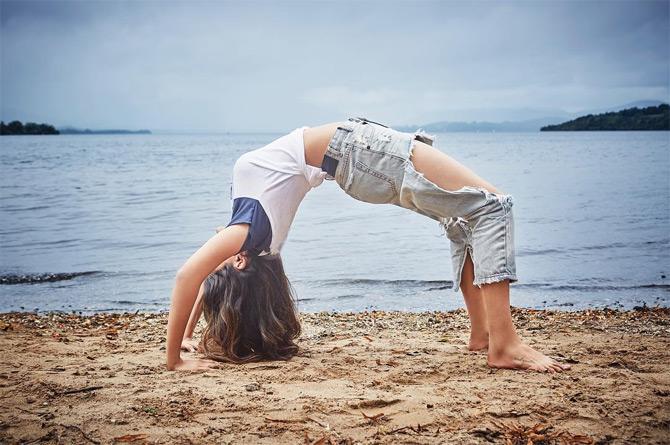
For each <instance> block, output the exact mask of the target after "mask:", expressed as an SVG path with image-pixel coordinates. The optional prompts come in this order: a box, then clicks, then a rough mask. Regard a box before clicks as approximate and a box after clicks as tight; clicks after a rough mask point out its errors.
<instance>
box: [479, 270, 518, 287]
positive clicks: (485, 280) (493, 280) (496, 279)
mask: <svg viewBox="0 0 670 445" xmlns="http://www.w3.org/2000/svg"><path fill="white" fill-rule="evenodd" d="M507 279H509V282H510V283H514V282H515V281H519V280H518V279H517V277H516V274H513V273H508V272H504V273H497V274H495V275H489V276H488V277H484V278H475V280H474V282H473V283H472V284H474V285H475V286H477V287H479V288H481V287H482V284H491V283H497V282H499V281H503V280H507Z"/></svg>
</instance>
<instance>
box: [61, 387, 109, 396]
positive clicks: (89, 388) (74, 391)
mask: <svg viewBox="0 0 670 445" xmlns="http://www.w3.org/2000/svg"><path fill="white" fill-rule="evenodd" d="M102 388H103V386H102V385H97V386H87V387H85V388H78V389H68V390H67V391H62V392H59V393H58V395H61V396H64V395H68V394H77V393H79V392H89V391H95V390H96V389H102Z"/></svg>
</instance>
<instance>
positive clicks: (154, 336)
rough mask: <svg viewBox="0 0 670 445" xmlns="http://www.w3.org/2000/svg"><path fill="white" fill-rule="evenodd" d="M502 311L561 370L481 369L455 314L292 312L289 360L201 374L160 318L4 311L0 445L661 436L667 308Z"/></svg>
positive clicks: (0, 322)
mask: <svg viewBox="0 0 670 445" xmlns="http://www.w3.org/2000/svg"><path fill="white" fill-rule="evenodd" d="M513 315H514V318H515V321H516V323H517V327H518V329H519V333H520V334H521V335H522V337H523V338H524V339H525V340H526V341H527V342H528V343H530V344H531V345H533V346H535V347H537V348H538V349H540V350H542V351H543V352H545V353H548V354H549V355H551V356H554V357H556V358H557V359H559V360H561V361H564V362H568V363H571V364H572V369H571V370H569V371H567V372H564V373H560V374H541V373H535V372H519V371H511V370H494V369H490V368H488V367H487V366H486V354H485V353H481V352H479V353H473V352H469V351H467V349H466V346H467V340H468V321H467V314H466V313H465V311H464V310H458V311H453V312H427V313H399V312H365V313H354V314H345V313H335V314H333V313H318V314H303V315H302V319H303V331H304V332H303V335H302V338H301V339H300V342H299V344H300V346H301V348H302V349H301V352H300V354H299V355H298V356H296V357H295V358H293V359H292V360H290V361H288V362H263V363H253V364H248V365H228V364H222V365H220V367H219V368H217V369H212V370H209V371H207V372H199V373H198V372H191V373H177V372H168V371H166V370H165V367H164V365H163V363H164V354H165V352H164V337H165V327H166V320H167V317H166V314H141V313H140V314H125V315H122V314H99V315H94V316H83V317H82V316H77V315H67V314H45V315H35V314H30V313H20V314H17V313H10V314H1V315H0V345H1V350H2V355H3V357H2V362H1V363H0V397H1V398H2V404H1V406H0V442H2V443H88V444H90V443H228V442H232V443H287V444H289V443H290V444H295V443H305V444H328V443H331V444H339V443H342V444H348V443H381V444H391V443H420V444H423V443H426V444H428V443H430V444H432V443H441V442H446V443H491V442H493V443H514V444H522V443H523V444H527V443H547V444H551V443H577V444H591V443H592V444H608V443H645V444H648V443H668V442H670V372H669V371H668V368H667V365H668V363H669V362H670V360H669V358H670V354H669V353H668V349H669V342H668V340H669V339H670V310H669V309H667V308H653V309H648V308H640V309H639V310H634V311H616V310H590V311H580V312H555V311H545V310H529V309H514V310H513ZM201 327H202V326H200V328H201ZM185 355H187V356H190V355H193V354H185Z"/></svg>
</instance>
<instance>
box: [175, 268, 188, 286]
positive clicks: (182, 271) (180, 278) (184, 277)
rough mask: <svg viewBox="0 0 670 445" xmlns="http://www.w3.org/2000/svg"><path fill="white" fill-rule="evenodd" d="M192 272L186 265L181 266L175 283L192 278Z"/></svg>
mask: <svg viewBox="0 0 670 445" xmlns="http://www.w3.org/2000/svg"><path fill="white" fill-rule="evenodd" d="M191 276H192V274H191V273H190V272H189V271H188V269H186V268H185V267H183V266H182V267H180V268H179V270H178V271H177V273H176V274H175V276H174V281H175V283H185V282H187V281H188V280H189V279H190V278H191Z"/></svg>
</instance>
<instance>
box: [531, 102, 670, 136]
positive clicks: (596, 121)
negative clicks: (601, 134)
mask: <svg viewBox="0 0 670 445" xmlns="http://www.w3.org/2000/svg"><path fill="white" fill-rule="evenodd" d="M668 130H670V106H669V105H668V104H665V103H664V104H661V105H659V106H656V107H653V106H652V107H646V108H637V107H633V108H627V109H625V110H620V111H616V112H609V113H600V114H596V115H593V114H588V115H586V116H581V117H578V118H576V119H572V120H570V121H567V122H563V123H562V124H558V125H547V126H544V127H542V128H540V131H668Z"/></svg>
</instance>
